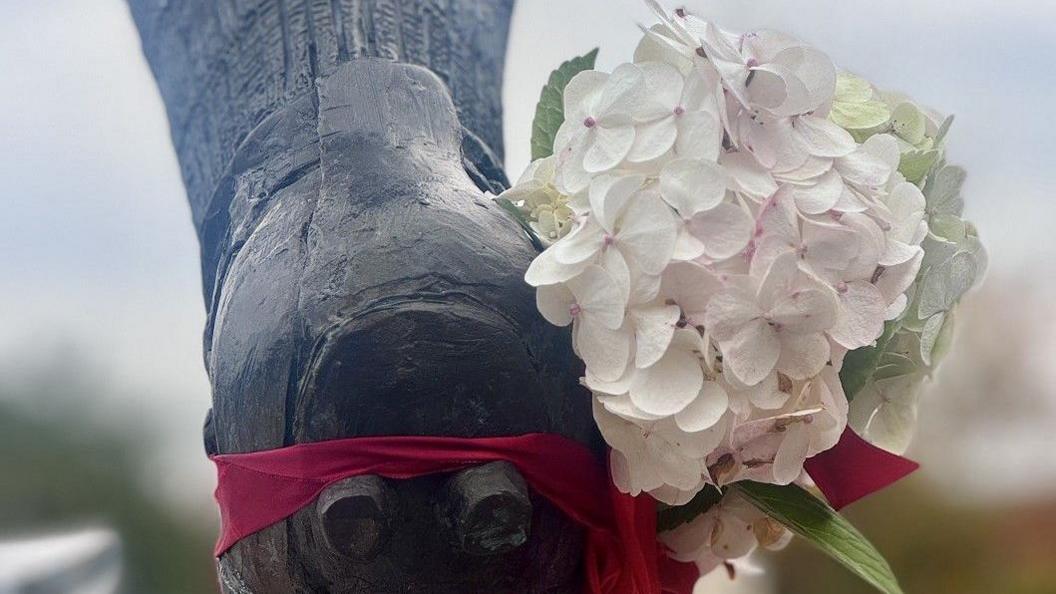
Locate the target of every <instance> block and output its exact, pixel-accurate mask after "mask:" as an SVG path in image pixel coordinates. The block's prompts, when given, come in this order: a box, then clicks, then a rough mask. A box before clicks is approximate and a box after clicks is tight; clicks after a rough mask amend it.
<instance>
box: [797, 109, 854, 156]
mask: <svg viewBox="0 0 1056 594" xmlns="http://www.w3.org/2000/svg"><path fill="white" fill-rule="evenodd" d="M793 126H794V127H795V129H796V132H797V134H796V136H795V138H796V140H797V141H799V143H800V145H802V146H803V148H804V149H806V150H807V152H809V153H810V154H812V155H816V156H819V157H843V156H846V155H849V154H851V153H853V152H854V150H855V149H856V148H858V145H857V143H855V142H854V138H853V137H852V136H851V134H850V133H849V132H847V131H846V130H844V129H843V128H841V127H839V126H837V125H836V124H835V123H833V122H832V121H830V120H828V119H826V118H822V117H817V116H809V115H808V116H801V117H798V118H796V119H795V120H793Z"/></svg>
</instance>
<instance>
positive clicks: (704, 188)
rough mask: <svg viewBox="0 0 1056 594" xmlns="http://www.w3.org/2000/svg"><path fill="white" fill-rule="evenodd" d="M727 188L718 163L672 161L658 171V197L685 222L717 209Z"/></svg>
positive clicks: (686, 160)
mask: <svg viewBox="0 0 1056 594" xmlns="http://www.w3.org/2000/svg"><path fill="white" fill-rule="evenodd" d="M727 185H728V181H727V179H726V171H725V170H724V169H723V168H722V167H720V166H719V165H718V163H713V162H708V161H700V160H696V159H675V160H674V161H671V162H669V163H668V164H667V165H665V166H664V168H663V170H661V171H660V195H661V196H662V197H663V199H664V200H665V201H666V202H667V203H668V204H670V205H671V206H672V207H674V209H675V210H677V211H678V212H679V214H681V215H682V216H683V217H684V218H686V219H689V218H691V217H692V216H693V215H695V214H697V213H699V212H703V211H705V210H710V209H712V208H715V207H716V206H718V205H719V203H721V202H722V200H723V198H725V196H726V186H727Z"/></svg>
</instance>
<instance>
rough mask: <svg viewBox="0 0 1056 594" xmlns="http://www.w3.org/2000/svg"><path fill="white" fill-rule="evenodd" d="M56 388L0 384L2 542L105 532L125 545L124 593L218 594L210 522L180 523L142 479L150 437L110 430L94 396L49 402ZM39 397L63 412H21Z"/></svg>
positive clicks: (182, 520) (144, 430)
mask: <svg viewBox="0 0 1056 594" xmlns="http://www.w3.org/2000/svg"><path fill="white" fill-rule="evenodd" d="M55 385H56V384H55V383H53V382H44V383H42V384H38V385H33V386H32V387H30V388H26V389H23V388H18V387H12V386H10V385H9V386H0V451H3V452H5V455H4V456H2V457H0V476H2V477H4V480H3V485H2V487H0V534H2V535H3V536H2V538H3V539H4V540H7V539H9V538H17V537H21V536H33V535H37V534H49V533H61V532H67V531H70V530H72V529H76V528H78V527H81V526H106V527H109V528H112V529H113V530H115V531H116V532H117V533H118V534H119V535H120V537H121V540H122V547H123V555H124V560H125V584H124V591H125V592H128V593H129V594H203V593H208V592H216V591H217V587H216V580H215V577H214V573H213V565H212V560H211V558H210V550H211V542H210V541H211V539H212V536H213V534H212V529H211V528H210V527H209V526H208V522H202V521H194V520H188V519H187V518H185V517H183V516H180V515H179V514H178V512H176V511H175V510H173V509H172V507H171V502H169V501H164V500H160V498H159V497H157V495H156V494H154V493H151V492H149V490H148V489H146V488H144V485H143V484H142V483H141V481H140V478H139V475H140V472H139V470H140V469H141V468H143V464H144V463H148V462H147V461H146V460H145V458H146V456H147V454H148V453H150V447H149V443H150V440H149V434H150V431H149V429H148V428H147V427H140V428H139V429H138V431H140V432H139V433H137V432H136V430H128V431H126V430H125V429H122V430H121V432H120V433H115V432H113V431H111V430H107V429H105V428H104V427H103V426H101V424H100V423H98V422H96V421H93V420H92V416H93V415H91V414H90V412H91V411H90V410H89V409H88V408H87V407H88V406H91V404H92V403H98V401H99V399H98V398H97V397H96V398H93V397H92V395H84V394H82V395H83V396H84V398H83V399H82V400H81V402H82V403H83V404H80V405H77V404H75V403H70V402H69V396H67V395H66V394H49V393H48V392H52V391H53V390H52V389H51V388H49V387H48V386H51V387H54V386H55ZM39 398H48V399H49V400H47V402H51V403H56V402H60V403H64V405H63V406H62V407H60V408H59V409H56V408H51V409H50V410H49V411H48V412H47V414H43V415H40V414H33V411H32V410H27V407H25V406H21V405H22V404H24V403H27V402H29V403H33V402H42V401H40V400H37V399H39ZM29 408H30V409H31V408H32V407H31V406H30V407H29ZM131 424H132V423H129V422H125V423H123V424H122V426H127V425H131Z"/></svg>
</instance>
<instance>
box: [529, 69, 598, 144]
mask: <svg viewBox="0 0 1056 594" xmlns="http://www.w3.org/2000/svg"><path fill="white" fill-rule="evenodd" d="M597 57H598V48H594V49H593V50H591V51H590V52H589V53H587V54H585V55H582V56H579V57H578V58H572V59H571V60H569V61H567V62H565V63H563V64H561V66H559V67H558V69H557V70H555V71H553V72H551V73H550V79H549V80H548V81H547V82H546V86H544V87H543V92H542V93H541V94H540V95H539V103H538V104H536V106H535V119H534V120H532V160H533V161H534V160H536V159H542V158H545V157H549V156H550V155H552V154H554V137H555V136H556V135H557V129H558V128H560V127H561V124H563V123H564V122H565V103H564V101H565V86H566V85H568V81H570V80H572V77H574V76H575V75H577V74H579V73H580V72H583V71H584V70H591V69H592V68H594V62H595V60H596V59H597Z"/></svg>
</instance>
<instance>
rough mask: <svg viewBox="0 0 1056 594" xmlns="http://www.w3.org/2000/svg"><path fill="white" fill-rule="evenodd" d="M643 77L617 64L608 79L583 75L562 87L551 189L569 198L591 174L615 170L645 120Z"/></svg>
mask: <svg viewBox="0 0 1056 594" xmlns="http://www.w3.org/2000/svg"><path fill="white" fill-rule="evenodd" d="M646 91H647V89H646V79H645V72H644V71H643V70H642V69H641V68H639V67H638V66H636V65H634V64H622V65H620V66H618V67H617V68H616V69H615V70H613V72H612V74H606V73H603V72H598V71H596V70H587V71H584V72H580V73H579V74H577V75H576V76H575V77H573V78H572V80H571V81H569V83H568V85H567V86H566V87H565V96H564V108H565V122H564V124H562V126H561V128H560V129H559V130H558V131H557V136H556V137H555V139H554V153H555V154H556V155H557V159H558V163H559V167H558V172H557V180H556V182H557V183H556V185H557V187H558V189H560V190H561V191H562V192H563V193H565V194H568V195H572V194H577V193H579V192H580V191H582V190H583V189H584V188H586V187H587V185H588V184H589V183H590V179H591V177H592V176H593V174H597V173H602V172H605V171H609V170H611V169H614V168H616V167H617V166H618V165H620V164H621V163H622V162H623V161H624V159H626V158H627V155H628V154H629V153H630V151H631V147H632V146H634V141H635V138H636V132H635V123H636V122H637V121H638V120H639V119H640V118H642V117H643V116H645V117H647V116H648V111H646V109H647V108H648V107H649V105H648V104H647V103H646V98H647V94H646Z"/></svg>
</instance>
